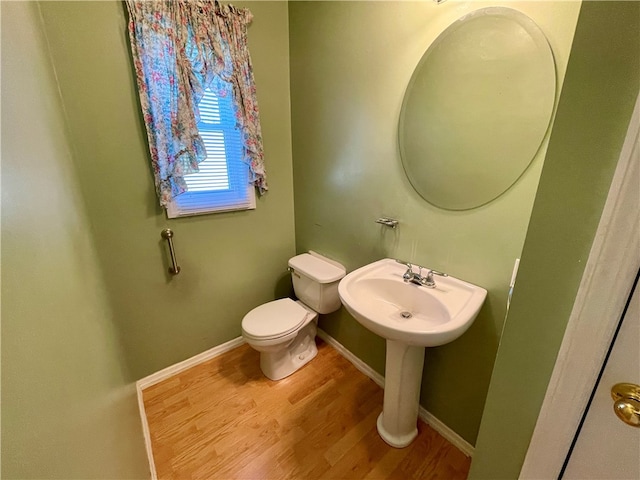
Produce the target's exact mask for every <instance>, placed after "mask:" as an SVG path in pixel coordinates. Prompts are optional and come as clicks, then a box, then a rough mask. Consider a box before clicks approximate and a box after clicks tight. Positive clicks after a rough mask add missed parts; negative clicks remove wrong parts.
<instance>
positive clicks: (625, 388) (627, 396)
mask: <svg viewBox="0 0 640 480" xmlns="http://www.w3.org/2000/svg"><path fill="white" fill-rule="evenodd" d="M611 398H613V400H614V401H615V403H614V404H613V411H614V412H615V413H616V415H617V416H618V418H619V419H620V420H622V421H623V422H624V423H626V424H627V425H631V426H632V427H640V385H636V384H634V383H616V384H615V385H614V386H613V387H611Z"/></svg>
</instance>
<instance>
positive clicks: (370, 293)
mask: <svg viewBox="0 0 640 480" xmlns="http://www.w3.org/2000/svg"><path fill="white" fill-rule="evenodd" d="M406 270H407V267H406V266H404V265H402V264H400V263H398V262H396V261H395V260H392V259H389V258H386V259H383V260H379V261H377V262H374V263H371V264H369V265H365V266H364V267H362V268H359V269H357V270H355V271H353V272H351V273H350V274H348V275H347V276H346V277H344V278H343V279H342V281H341V282H340V285H339V286H338V292H339V293H340V298H341V300H342V303H343V305H344V306H345V308H346V309H347V310H348V311H349V313H351V315H352V316H353V317H354V318H355V319H356V320H357V321H358V322H360V323H361V324H362V325H363V326H364V327H365V328H367V329H369V330H371V331H372V332H374V333H376V334H378V335H380V336H381V337H383V338H386V339H388V340H396V341H400V342H403V343H406V344H408V345H415V346H420V347H437V346H439V345H444V344H445V343H449V342H452V341H453V340H455V339H456V338H458V337H459V336H460V335H462V334H463V333H464V332H465V331H466V330H467V329H468V328H469V327H470V326H471V324H472V323H473V321H474V320H475V318H476V316H477V315H478V312H479V311H480V307H481V306H482V304H483V302H484V299H485V297H486V296H487V291H486V290H485V289H484V288H480V287H478V286H476V285H472V284H470V283H467V282H464V281H462V280H458V279H457V278H454V277H435V282H436V286H435V288H428V287H425V286H423V285H415V284H412V283H405V281H404V280H403V278H402V275H403V274H404V272H405V271H406ZM414 271H416V272H417V269H416V268H415V267H414ZM425 273H426V272H425ZM405 317H408V318H405Z"/></svg>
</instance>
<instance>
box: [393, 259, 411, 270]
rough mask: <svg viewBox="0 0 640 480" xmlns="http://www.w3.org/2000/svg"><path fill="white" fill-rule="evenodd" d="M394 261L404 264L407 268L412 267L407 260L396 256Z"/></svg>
mask: <svg viewBox="0 0 640 480" xmlns="http://www.w3.org/2000/svg"><path fill="white" fill-rule="evenodd" d="M396 263H400V264H402V265H404V266H405V267H407V268H408V269H409V270H411V269H413V265H411V264H410V263H409V262H407V261H405V260H400V259H398V258H396Z"/></svg>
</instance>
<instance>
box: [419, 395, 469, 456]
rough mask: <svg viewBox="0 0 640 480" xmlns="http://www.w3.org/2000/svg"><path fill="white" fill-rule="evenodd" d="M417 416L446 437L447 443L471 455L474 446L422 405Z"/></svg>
mask: <svg viewBox="0 0 640 480" xmlns="http://www.w3.org/2000/svg"><path fill="white" fill-rule="evenodd" d="M418 417H420V418H421V419H422V421H423V422H424V423H426V424H427V425H429V426H430V427H431V428H433V429H434V430H435V431H436V432H438V433H439V434H440V435H442V436H443V437H444V438H446V439H447V440H448V441H449V443H451V444H452V445H453V446H455V447H457V448H458V450H460V451H461V452H462V453H464V454H465V455H466V456H467V457H473V452H475V447H474V446H473V445H471V444H470V443H469V442H467V441H466V440H465V439H464V438H462V437H461V436H460V435H458V434H457V433H456V432H454V431H453V430H451V428H450V427H448V426H447V425H445V424H444V423H442V421H441V420H439V419H437V418H436V417H434V416H433V414H432V413H430V412H428V411H427V410H426V409H425V408H424V407H423V406H422V405H420V408H419V409H418Z"/></svg>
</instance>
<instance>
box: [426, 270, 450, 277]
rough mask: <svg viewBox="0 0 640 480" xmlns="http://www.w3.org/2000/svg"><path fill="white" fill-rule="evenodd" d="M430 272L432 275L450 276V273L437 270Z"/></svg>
mask: <svg viewBox="0 0 640 480" xmlns="http://www.w3.org/2000/svg"><path fill="white" fill-rule="evenodd" d="M429 273H430V274H432V275H440V276H441V277H448V276H449V274H448V273H444V272H439V271H437V270H429Z"/></svg>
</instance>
